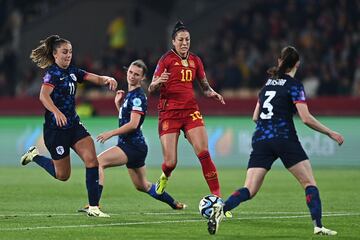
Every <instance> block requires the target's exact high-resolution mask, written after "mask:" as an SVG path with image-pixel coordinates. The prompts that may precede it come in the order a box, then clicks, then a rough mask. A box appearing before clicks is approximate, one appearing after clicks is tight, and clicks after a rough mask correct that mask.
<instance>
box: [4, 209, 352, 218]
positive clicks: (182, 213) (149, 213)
mask: <svg viewBox="0 0 360 240" xmlns="http://www.w3.org/2000/svg"><path fill="white" fill-rule="evenodd" d="M339 213H340V214H347V212H323V214H339ZM81 214H82V213H11V214H0V217H44V216H45V217H47V216H51V217H53V216H79V215H81ZM108 214H110V215H114V216H121V215H124V214H123V213H108ZM126 214H127V215H188V214H199V212H189V211H186V210H185V211H181V212H180V211H177V212H130V213H129V212H128V213H126ZM239 214H240V215H250V214H251V215H264V214H270V215H281V214H305V215H309V212H240V213H239Z"/></svg>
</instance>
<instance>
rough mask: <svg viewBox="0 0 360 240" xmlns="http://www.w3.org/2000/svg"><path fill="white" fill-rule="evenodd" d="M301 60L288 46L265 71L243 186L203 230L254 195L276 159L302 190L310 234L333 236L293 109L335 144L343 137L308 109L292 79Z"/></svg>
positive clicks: (216, 210)
mask: <svg viewBox="0 0 360 240" xmlns="http://www.w3.org/2000/svg"><path fill="white" fill-rule="evenodd" d="M299 65H300V61H299V54H298V52H297V50H296V49H295V48H294V47H291V46H288V47H285V48H284V49H283V50H282V51H281V55H280V58H279V59H278V65H277V67H273V68H271V69H269V70H268V73H269V74H270V78H269V79H268V80H267V82H266V83H265V86H264V87H263V89H262V90H261V91H260V94H259V100H258V103H257V104H256V107H255V111H254V114H253V120H254V121H255V122H256V130H255V132H254V135H253V138H252V147H253V151H252V153H251V154H250V160H249V164H248V170H247V174H246V180H245V185H244V187H243V188H240V189H238V190H237V191H235V192H234V193H233V194H232V195H231V196H230V197H229V198H228V199H227V200H226V201H225V205H224V206H220V205H216V206H215V207H214V211H213V212H214V214H213V215H212V217H211V218H210V219H209V222H208V231H209V233H210V234H215V233H216V232H217V229H218V227H219V223H220V221H221V220H222V218H223V212H226V211H229V210H231V209H233V208H235V207H237V206H238V205H239V204H240V203H242V202H245V201H247V200H249V199H251V198H253V197H254V196H255V195H256V193H257V192H258V191H259V189H260V187H261V185H262V183H263V180H264V177H265V175H266V173H267V172H268V171H269V170H270V169H271V165H272V164H273V162H274V161H275V160H276V159H277V158H280V159H281V161H282V162H283V164H284V166H285V167H286V168H287V169H288V170H289V172H291V173H292V174H293V175H294V176H295V178H296V179H297V180H298V182H299V183H300V184H301V186H302V187H303V188H304V190H305V196H306V203H307V206H308V208H309V210H310V214H311V218H312V220H313V223H314V234H319V235H336V234H337V232H336V231H333V230H330V229H327V228H325V227H324V226H323V225H322V222H321V217H322V210H321V201H320V195H319V190H318V188H317V186H316V182H315V179H314V175H313V172H312V168H311V165H310V161H309V160H308V156H307V155H306V153H305V151H304V150H303V148H302V146H301V144H300V142H299V139H298V137H297V134H296V130H295V126H294V122H293V114H294V113H295V112H296V111H297V112H298V114H299V116H300V118H301V120H302V121H303V123H304V124H306V125H307V126H308V127H310V128H312V129H314V130H315V131H318V132H320V133H323V134H325V135H327V136H328V137H330V138H331V139H333V140H334V141H336V142H337V143H338V144H339V145H341V144H342V143H343V142H344V138H343V136H342V135H340V134H339V133H337V132H334V131H333V130H331V129H329V128H327V127H326V126H324V125H323V124H321V123H320V122H319V121H318V120H316V119H315V118H314V117H313V115H311V113H310V112H309V110H308V107H307V104H306V99H305V93H304V87H303V85H302V83H301V82H300V81H299V80H297V79H295V78H294V76H295V73H296V71H297V69H298V67H299Z"/></svg>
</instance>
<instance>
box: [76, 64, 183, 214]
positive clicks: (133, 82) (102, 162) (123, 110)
mask: <svg viewBox="0 0 360 240" xmlns="http://www.w3.org/2000/svg"><path fill="white" fill-rule="evenodd" d="M146 72H147V67H146V65H145V63H144V62H143V61H142V60H136V61H134V62H132V63H131V64H130V66H129V68H128V69H127V82H128V93H127V94H126V96H125V92H124V91H123V90H119V91H117V92H116V96H115V106H116V108H117V109H118V111H119V128H116V129H114V130H110V131H107V132H104V133H102V134H100V135H99V136H97V138H96V139H97V141H99V142H101V143H104V142H105V141H106V140H108V139H109V138H111V137H113V136H118V144H117V145H116V146H114V147H111V148H109V149H107V150H105V151H104V152H102V153H100V154H99V156H98V160H99V170H100V171H99V175H100V180H99V186H100V193H99V195H100V196H101V193H102V189H103V186H104V177H105V176H104V170H105V168H109V167H115V166H122V165H126V167H127V168H128V172H129V175H130V178H131V180H132V182H133V184H134V186H135V188H136V189H137V190H139V191H141V192H145V193H147V194H149V195H150V196H151V197H153V198H155V199H157V200H160V201H162V202H165V203H167V204H168V205H169V206H170V207H171V208H173V209H178V210H181V209H184V208H186V205H185V204H183V203H180V202H178V201H175V200H174V199H173V198H172V197H171V196H170V195H169V194H168V193H167V192H163V193H162V194H157V193H156V188H155V184H152V183H151V182H149V181H148V180H147V178H146V167H145V158H146V155H147V152H148V147H147V144H146V142H145V138H144V136H143V134H142V131H141V125H142V124H143V122H144V119H145V116H146V111H147V99H146V95H145V93H144V90H143V89H142V87H141V81H142V80H144V79H145V76H146ZM124 96H125V98H124ZM121 102H123V103H122V105H121ZM87 210H88V206H85V208H83V209H80V210H79V212H86V211H87Z"/></svg>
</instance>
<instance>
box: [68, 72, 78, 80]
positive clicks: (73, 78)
mask: <svg viewBox="0 0 360 240" xmlns="http://www.w3.org/2000/svg"><path fill="white" fill-rule="evenodd" d="M70 77H71V79H72V80H73V81H75V82H76V80H77V78H76V76H75V74H73V73H71V74H70Z"/></svg>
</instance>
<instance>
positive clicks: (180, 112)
mask: <svg viewBox="0 0 360 240" xmlns="http://www.w3.org/2000/svg"><path fill="white" fill-rule="evenodd" d="M172 44H173V46H174V48H173V49H171V50H170V51H168V52H167V53H165V54H164V55H163V56H162V57H161V58H160V60H159V62H158V64H157V67H156V70H155V73H154V76H153V80H152V82H151V84H150V85H149V92H150V93H152V92H154V91H155V90H157V89H160V101H159V104H158V111H159V125H158V131H159V135H160V141H161V145H162V150H163V158H164V162H163V164H162V174H161V176H160V178H159V180H158V182H157V183H156V192H157V193H158V194H161V193H163V191H164V189H165V187H166V185H167V181H168V178H169V177H170V175H171V172H172V171H173V170H174V169H175V167H176V164H177V144H178V140H179V135H180V130H182V131H183V132H184V134H185V137H186V139H187V140H188V141H189V143H190V144H191V145H192V147H193V148H194V151H195V154H196V155H197V157H198V159H199V161H200V164H201V167H202V171H203V175H204V177H205V180H206V182H207V184H208V186H209V188H210V191H211V193H213V194H215V195H217V196H220V195H221V193H220V185H219V181H218V174H217V170H216V167H215V165H214V162H213V161H212V159H211V157H210V154H209V151H208V136H207V132H206V129H205V125H204V119H203V116H202V115H201V113H200V110H199V107H198V104H197V102H196V99H195V94H194V89H193V82H194V81H195V79H197V80H198V83H199V84H200V86H201V89H202V91H203V93H204V94H205V96H207V97H209V98H214V99H216V100H218V101H219V102H221V103H222V104H225V102H224V99H223V97H222V96H221V95H220V94H218V93H217V92H215V91H214V90H213V89H212V88H211V87H210V85H209V83H208V81H207V79H206V75H205V71H204V66H203V64H202V61H201V59H200V58H199V57H198V56H196V55H195V54H193V53H191V52H189V49H190V33H189V30H188V29H187V28H186V26H185V25H184V24H183V23H182V22H180V21H178V22H177V23H176V25H175V27H174V29H173V32H172Z"/></svg>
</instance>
